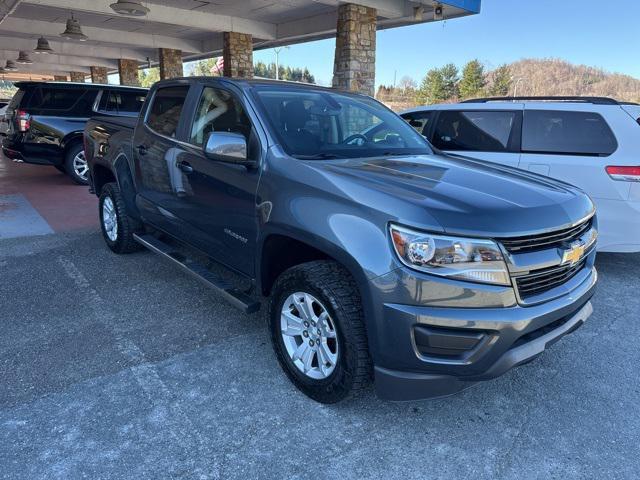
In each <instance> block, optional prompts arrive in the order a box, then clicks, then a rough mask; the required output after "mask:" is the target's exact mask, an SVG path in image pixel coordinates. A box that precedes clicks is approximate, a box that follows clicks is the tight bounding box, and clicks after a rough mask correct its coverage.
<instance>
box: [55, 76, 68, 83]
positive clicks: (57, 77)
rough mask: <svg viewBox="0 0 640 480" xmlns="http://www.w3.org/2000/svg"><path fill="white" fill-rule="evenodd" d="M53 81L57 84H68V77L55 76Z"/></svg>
mask: <svg viewBox="0 0 640 480" xmlns="http://www.w3.org/2000/svg"><path fill="white" fill-rule="evenodd" d="M53 80H54V81H55V82H66V81H67V76H66V75H54V76H53Z"/></svg>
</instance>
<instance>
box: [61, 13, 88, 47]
mask: <svg viewBox="0 0 640 480" xmlns="http://www.w3.org/2000/svg"><path fill="white" fill-rule="evenodd" d="M60 36H61V37H63V38H68V39H69V40H79V41H81V42H84V41H85V40H87V38H89V37H87V36H86V35H85V34H84V33H82V28H81V27H80V22H79V21H78V20H77V19H75V18H73V15H71V18H69V19H67V28H66V29H65V30H64V32H62V33H61V34H60Z"/></svg>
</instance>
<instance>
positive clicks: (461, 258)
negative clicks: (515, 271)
mask: <svg viewBox="0 0 640 480" xmlns="http://www.w3.org/2000/svg"><path fill="white" fill-rule="evenodd" d="M390 230H391V239H392V241H393V246H394V248H395V250H396V253H397V254H398V257H400V260H401V261H402V263H404V264H405V265H406V266H408V267H410V268H413V269H415V270H420V271H421V272H426V273H430V274H432V275H439V276H441V277H449V278H455V279H459V280H467V281H472V282H481V283H491V284H494V285H511V281H510V279H509V272H508V271H507V266H506V264H505V263H504V260H503V258H502V252H501V251H500V248H499V247H498V245H497V244H496V243H495V242H492V241H491V240H482V239H472V238H461V237H448V236H443V235H433V234H431V233H425V232H418V231H415V230H410V229H408V228H404V227H399V226H397V225H391V228H390Z"/></svg>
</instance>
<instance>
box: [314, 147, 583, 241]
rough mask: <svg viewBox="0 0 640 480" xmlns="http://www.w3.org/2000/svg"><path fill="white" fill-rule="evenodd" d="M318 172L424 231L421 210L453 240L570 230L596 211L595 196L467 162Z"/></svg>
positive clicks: (384, 163)
mask: <svg viewBox="0 0 640 480" xmlns="http://www.w3.org/2000/svg"><path fill="white" fill-rule="evenodd" d="M315 166H316V168H320V169H322V170H324V173H325V174H328V175H329V176H333V177H334V181H335V182H337V183H339V184H342V186H343V189H344V187H345V186H346V185H345V183H352V184H353V183H356V184H358V186H359V187H365V188H366V189H368V190H369V191H370V192H371V198H370V201H369V202H367V203H368V205H370V206H371V207H373V208H377V209H380V210H385V211H386V213H387V214H389V215H390V216H391V217H392V218H395V220H396V221H398V222H401V223H405V224H407V225H409V226H414V227H420V226H422V225H421V219H420V218H415V217H416V215H415V213H414V212H415V211H416V208H415V207H421V208H419V210H420V211H423V212H424V213H426V214H428V215H425V217H426V218H433V219H435V220H436V221H437V222H438V223H439V224H440V227H441V228H442V229H443V230H444V231H445V232H447V233H451V234H461V235H475V236H484V237H511V236H521V235H527V234H532V233H537V232H540V231H545V230H554V229H559V228H562V227H565V226H567V225H570V224H573V223H575V222H577V221H579V220H582V219H583V218H585V217H587V216H588V215H591V214H592V213H593V211H594V206H593V203H592V202H591V200H590V199H589V197H588V196H587V195H586V194H585V193H584V192H582V191H581V190H579V189H578V188H576V187H573V186H571V185H569V184H567V183H564V182H561V181H559V180H554V179H551V178H548V177H544V176H541V175H537V174H534V173H531V172H527V171H524V170H519V169H516V168H511V167H505V166H502V165H498V164H494V163H490V162H483V161H479V160H474V159H469V158H466V157H459V156H449V155H420V156H406V157H381V158H366V159H349V160H344V161H341V162H336V161H332V162H318V163H317V164H316V165H315ZM338 177H339V178H338ZM391 199H393V201H391ZM397 200H401V201H402V202H401V203H403V204H404V206H406V207H410V208H403V205H402V204H400V205H399V203H398V201H397ZM407 203H410V204H411V205H407ZM394 210H395V211H394ZM427 226H428V225H427Z"/></svg>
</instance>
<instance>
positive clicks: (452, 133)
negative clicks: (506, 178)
mask: <svg viewBox="0 0 640 480" xmlns="http://www.w3.org/2000/svg"><path fill="white" fill-rule="evenodd" d="M511 108H513V107H511ZM521 119H522V112H521V111H520V110H513V109H511V110H506V109H495V110H493V109H492V110H479V109H460V110H458V109H456V110H449V109H447V110H440V111H438V113H437V115H436V118H435V119H434V120H433V121H434V126H433V128H432V129H431V135H430V138H429V140H430V141H431V143H432V144H433V146H434V147H436V148H438V149H440V150H443V151H445V152H447V153H455V154H459V155H465V156H468V157H472V158H477V159H480V160H486V161H489V162H495V163H500V164H503V165H509V166H511V167H517V166H518V163H519V161H520V153H519V145H518V143H519V139H520V127H521V123H522V120H521Z"/></svg>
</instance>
